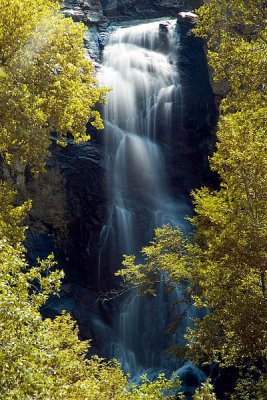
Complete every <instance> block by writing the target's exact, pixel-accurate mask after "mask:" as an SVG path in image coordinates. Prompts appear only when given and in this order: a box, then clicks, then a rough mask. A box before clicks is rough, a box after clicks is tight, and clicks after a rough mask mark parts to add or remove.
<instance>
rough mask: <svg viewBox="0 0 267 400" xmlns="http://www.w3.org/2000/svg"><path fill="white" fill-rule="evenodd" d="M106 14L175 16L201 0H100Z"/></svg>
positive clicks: (141, 16) (130, 16)
mask: <svg viewBox="0 0 267 400" xmlns="http://www.w3.org/2000/svg"><path fill="white" fill-rule="evenodd" d="M101 4H102V8H103V12H104V14H105V15H106V16H108V17H110V18H116V19H139V18H144V19H146V18H157V17H161V16H175V15H177V12H179V11H183V10H188V9H194V8H197V7H199V6H200V5H201V4H202V1H201V0H146V1H144V0H101Z"/></svg>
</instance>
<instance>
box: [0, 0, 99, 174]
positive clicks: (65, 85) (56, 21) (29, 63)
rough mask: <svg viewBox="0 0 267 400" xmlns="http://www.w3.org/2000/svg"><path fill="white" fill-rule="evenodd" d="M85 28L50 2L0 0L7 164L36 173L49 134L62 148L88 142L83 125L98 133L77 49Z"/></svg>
mask: <svg viewBox="0 0 267 400" xmlns="http://www.w3.org/2000/svg"><path fill="white" fill-rule="evenodd" d="M84 33H85V28H84V26H83V25H82V24H77V23H74V22H73V21H72V19H70V18H65V17H64V16H63V14H61V13H60V12H59V4H58V2H57V1H53V0H23V1H21V0H12V1H11V0H1V3H0V72H1V73H0V142H1V145H0V152H1V153H2V154H3V155H4V157H5V160H6V161H7V162H9V163H13V164H14V162H20V163H21V162H24V163H27V164H30V165H31V166H32V167H33V168H38V167H40V165H41V163H42V162H43V161H44V159H45V157H46V156H47V154H48V147H49V144H50V135H51V133H55V132H56V133H57V136H58V141H59V142H60V143H61V144H65V143H66V141H67V138H68V136H69V135H71V136H72V138H73V139H74V141H75V142H76V143H78V142H80V141H82V140H87V139H89V135H88V134H87V132H86V124H87V122H88V120H89V121H90V122H91V124H92V125H93V126H94V127H96V128H98V129H99V128H102V127H103V124H102V120H101V117H100V114H99V112H98V111H96V110H95V106H96V105H97V104H98V103H99V102H103V101H104V99H105V93H106V90H105V89H102V88H100V87H99V86H98V85H97V80H96V78H95V76H94V67H93V65H92V63H91V62H90V61H89V60H88V59H86V57H85V51H84V48H83V36H84Z"/></svg>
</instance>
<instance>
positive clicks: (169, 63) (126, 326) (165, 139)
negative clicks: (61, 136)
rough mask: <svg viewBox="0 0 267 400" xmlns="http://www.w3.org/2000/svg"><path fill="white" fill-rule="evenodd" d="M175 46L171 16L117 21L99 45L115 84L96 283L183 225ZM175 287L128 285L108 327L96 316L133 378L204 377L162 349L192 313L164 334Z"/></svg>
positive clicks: (108, 348) (104, 74) (107, 76)
mask: <svg viewBox="0 0 267 400" xmlns="http://www.w3.org/2000/svg"><path fill="white" fill-rule="evenodd" d="M178 48H179V34H178V30H177V24H176V21H174V20H170V21H163V22H160V21H155V22H149V23H145V24H141V25H140V24H139V25H133V26H126V27H120V28H118V29H116V30H114V31H113V33H112V34H111V35H110V39H109V43H108V44H107V46H106V47H105V49H104V53H103V65H102V68H101V70H100V72H99V79H100V82H101V84H102V85H104V86H106V87H109V88H111V90H112V91H111V93H110V94H109V97H108V105H107V106H106V107H105V109H104V121H105V132H104V136H105V154H106V163H107V168H106V170H107V171H108V172H107V176H106V187H107V193H108V215H107V220H106V224H105V225H104V227H103V229H102V232H101V243H102V247H101V250H100V252H99V265H98V267H99V270H98V275H99V276H98V278H99V288H100V289H101V278H102V271H103V269H104V268H105V269H108V271H109V273H110V279H111V280H112V281H114V272H115V271H116V270H117V269H118V268H120V265H121V260H122V255H123V254H134V253H136V254H137V253H138V250H139V249H140V247H141V246H142V245H144V244H145V243H148V241H149V240H151V238H152V237H153V233H154V229H155V227H157V226H162V225H163V224H166V223H170V224H172V225H173V226H179V227H181V228H182V229H183V230H184V231H186V230H187V223H186V221H185V219H184V217H185V216H186V215H188V214H190V212H191V210H190V205H189V203H188V202H187V200H186V198H185V197H183V196H182V195H181V196H180V197H178V196H174V195H173V194H172V192H171V188H170V182H169V178H168V174H167V170H166V151H165V149H166V148H167V149H168V148H169V147H171V143H172V135H174V134H175V135H179V131H180V127H181V126H182V123H183V121H182V119H183V118H182V114H183V113H182V106H183V104H182V102H183V96H182V89H181V84H180V77H179V71H178V68H177V57H178V51H177V50H178ZM180 291H181V289H177V291H176V293H173V294H171V295H170V294H168V293H166V291H165V290H164V286H163V285H159V288H158V296H157V297H156V298H150V297H146V298H143V297H139V296H137V294H136V292H135V291H134V290H132V291H129V293H128V294H125V295H123V296H121V297H118V298H117V299H115V300H113V305H112V310H113V311H112V318H111V320H112V321H111V323H110V324H109V328H108V327H107V326H106V325H105V324H104V323H103V321H100V320H95V321H94V329H95V335H96V336H97V337H98V338H99V337H100V338H102V339H101V340H102V342H103V344H102V347H103V348H104V353H105V356H107V357H108V358H113V357H115V358H117V359H118V360H119V361H120V362H121V364H122V366H123V369H124V370H125V372H129V373H130V374H131V375H132V376H133V378H135V379H138V377H139V376H140V375H142V374H143V373H146V374H148V376H149V377H151V378H153V377H154V376H156V375H157V374H158V373H159V372H165V373H167V374H170V373H172V372H173V371H175V370H178V373H180V375H181V376H182V377H184V378H185V379H184V380H185V385H189V386H190V382H189V383H186V382H187V381H188V380H189V381H190V376H191V377H192V376H193V377H194V379H193V380H195V381H196V385H197V384H198V383H199V382H200V381H201V380H203V379H204V374H203V373H202V372H201V371H199V370H198V369H197V368H195V367H194V366H193V365H192V364H191V363H186V364H184V365H182V362H179V360H177V359H176V358H174V357H170V356H168V354H167V349H168V348H169V347H170V346H172V345H175V344H183V335H184V333H185V330H186V327H187V326H188V325H190V319H191V318H192V317H193V316H194V312H195V310H193V309H191V310H189V312H188V313H187V315H186V317H185V318H184V319H183V321H182V323H181V324H180V326H179V333H178V334H172V335H169V334H166V330H167V328H168V325H169V323H170V321H171V318H172V315H171V314H172V312H174V311H175V312H177V311H183V306H181V305H180V306H176V309H175V310H174V307H171V304H172V303H173V302H174V301H175V300H177V299H179V296H180ZM177 304H178V302H177ZM188 376H189V378H188Z"/></svg>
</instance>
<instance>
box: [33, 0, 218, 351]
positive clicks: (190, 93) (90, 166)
mask: <svg viewBox="0 0 267 400" xmlns="http://www.w3.org/2000/svg"><path fill="white" fill-rule="evenodd" d="M199 3H200V2H198V1H178V2H177V1H175V0H169V1H168V0H165V1H164V0H151V1H145V2H144V1H141V0H125V1H122V0H121V1H110V0H102V1H101V4H100V1H98V0H90V1H83V0H76V1H75V0H67V1H65V13H66V15H69V16H72V17H73V18H74V19H75V20H77V21H83V22H85V23H87V24H88V25H92V24H94V26H93V29H95V28H94V27H96V26H97V28H96V29H97V30H96V31H94V32H96V35H97V40H98V41H99V32H100V33H101V32H102V33H103V32H104V34H105V35H106V36H108V29H107V26H108V24H109V22H108V20H107V18H106V16H107V15H108V16H111V17H112V18H115V17H116V16H118V17H119V18H120V19H131V18H142V17H144V18H148V17H160V16H162V15H176V14H177V12H178V11H180V10H182V9H183V10H186V9H189V8H194V7H196V6H197V5H199ZM99 27H100V30H99ZM101 27H102V28H101ZM191 27H192V25H191V22H190V21H187V20H185V21H182V22H180V23H179V27H178V29H179V30H180V35H181V39H180V40H181V43H180V46H179V49H178V51H179V54H178V68H179V70H180V73H181V83H182V91H183V115H184V118H183V135H182V137H177V135H176V136H175V135H174V137H175V139H174V141H173V143H171V146H170V147H172V149H175V151H173V150H172V151H171V152H169V153H168V151H169V150H168V146H166V154H165V156H166V159H168V165H167V168H168V173H169V176H170V179H171V184H172V190H173V192H174V193H176V194H177V195H179V194H180V193H181V192H182V194H185V195H187V196H189V193H190V191H191V190H192V189H193V188H195V187H197V186H200V185H204V184H206V183H207V182H208V180H209V172H208V162H207V160H208V153H209V151H210V149H209V147H210V145H211V140H210V132H211V130H212V128H213V127H214V124H215V121H216V116H217V113H216V108H215V106H214V99H213V94H212V90H211V86H210V84H209V75H208V69H207V61H206V56H205V52H204V50H203V43H202V42H201V41H200V40H199V39H196V38H195V37H194V36H193V35H192V34H191ZM97 44H99V43H97ZM103 45H104V43H103ZM97 49H98V51H99V46H98V47H97ZM100 50H101V49H100ZM91 133H92V132H91ZM175 154H179V157H178V158H179V163H177V158H176V157H175ZM48 170H49V171H50V172H49V173H50V176H51V174H53V171H56V173H57V176H58V178H57V179H54V181H53V179H50V180H49V182H48V181H44V182H43V185H44V186H45V188H46V189H45V190H44V189H43V187H41V188H40V189H39V190H38V189H37V188H36V187H34V188H31V189H29V191H32V193H33V194H34V196H35V198H36V199H37V200H36V207H37V209H38V204H39V205H41V202H42V198H43V199H46V200H47V201H48V202H49V204H50V208H49V207H48V208H47V209H48V212H47V213H45V212H43V213H41V212H37V211H36V212H35V211H34V212H33V213H32V214H31V220H30V223H31V228H30V230H29V240H28V246H29V250H30V258H32V259H33V258H34V257H35V256H36V255H38V254H40V255H41V256H46V255H47V254H48V253H49V252H51V251H54V252H55V253H56V256H57V258H58V260H59V264H60V266H61V267H63V268H64V270H65V272H66V279H65V283H64V284H63V288H62V296H61V298H60V299H58V298H52V299H50V301H49V302H48V304H47V305H46V308H45V310H44V313H45V314H46V315H49V316H53V315H55V314H57V313H58V312H60V310H62V309H67V310H68V311H70V312H72V314H73V316H74V317H75V318H76V319H77V320H78V322H79V325H80V329H81V336H82V337H84V338H90V337H91V329H90V319H91V317H92V314H94V315H95V316H100V315H101V317H99V319H102V320H103V318H107V319H108V318H109V317H108V314H109V313H108V312H107V308H108V306H105V307H104V306H103V305H101V303H100V302H99V301H98V295H99V292H100V291H105V290H106V289H107V287H108V283H107V281H108V276H107V277H106V278H105V276H104V277H103V284H102V286H101V287H99V284H98V253H99V248H100V244H101V229H102V227H103V225H104V224H105V221H106V214H107V209H106V207H107V206H106V204H107V201H106V189H105V187H106V186H105V173H106V163H105V156H104V151H103V143H102V135H101V132H99V133H95V132H93V134H92V140H91V141H90V142H89V143H86V144H81V145H79V146H74V145H70V146H68V147H67V148H58V147H56V146H53V147H52V157H51V159H50V160H49V161H48ZM59 188H60V189H59ZM59 192H60V193H61V195H62V196H63V197H62V199H61V200H60V199H59V197H58V196H59ZM48 193H49V196H50V197H48V195H47V194H48ZM30 196H31V194H30ZM51 196H52V197H51ZM53 196H54V198H53ZM56 199H57V200H56ZM57 201H60V202H61V203H63V206H62V207H60V212H59V211H57V210H58V205H56V203H57ZM53 210H54V212H55V215H60V218H59V220H60V223H61V222H62V221H64V224H62V226H61V225H60V223H58V226H57V227H55V220H56V219H55V218H53V217H51V215H53ZM36 227H39V228H38V229H36ZM104 274H105V273H104ZM106 307H107V308H106ZM94 339H95V340H96V343H97V338H94Z"/></svg>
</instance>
